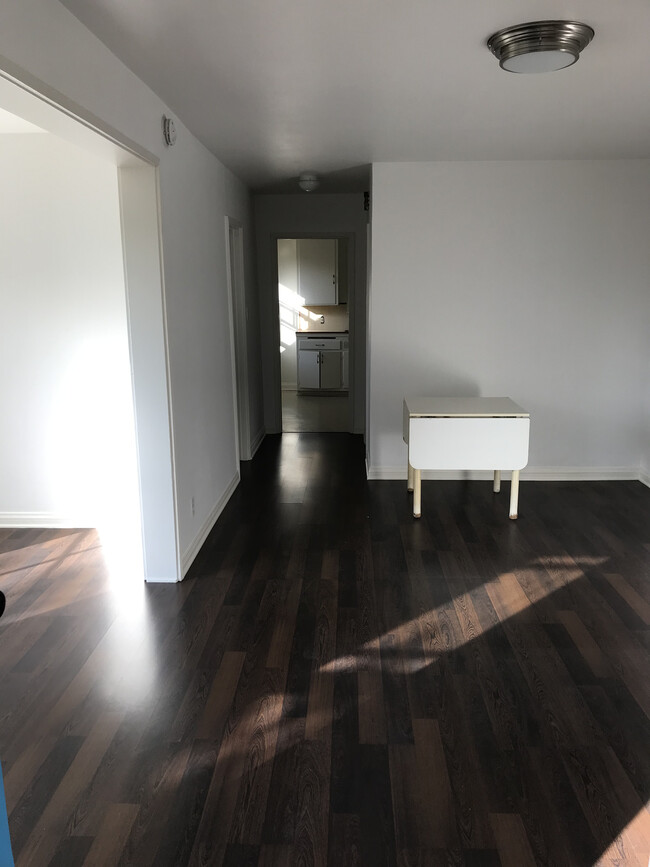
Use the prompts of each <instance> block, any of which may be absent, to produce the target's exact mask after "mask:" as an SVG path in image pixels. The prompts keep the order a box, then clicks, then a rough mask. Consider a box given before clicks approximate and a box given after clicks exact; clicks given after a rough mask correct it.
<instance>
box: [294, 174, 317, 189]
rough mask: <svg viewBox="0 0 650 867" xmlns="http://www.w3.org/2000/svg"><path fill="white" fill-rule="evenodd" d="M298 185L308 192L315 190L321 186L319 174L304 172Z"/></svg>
mask: <svg viewBox="0 0 650 867" xmlns="http://www.w3.org/2000/svg"><path fill="white" fill-rule="evenodd" d="M298 186H299V187H300V189H301V190H304V191H305V192H306V193H311V192H313V191H314V190H315V189H316V188H317V187H319V186H320V180H319V179H318V175H315V174H314V173H313V172H303V174H302V175H300V177H299V178H298Z"/></svg>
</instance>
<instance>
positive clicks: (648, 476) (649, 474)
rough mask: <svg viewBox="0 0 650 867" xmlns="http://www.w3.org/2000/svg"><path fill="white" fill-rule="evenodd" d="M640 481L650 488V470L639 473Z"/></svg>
mask: <svg viewBox="0 0 650 867" xmlns="http://www.w3.org/2000/svg"><path fill="white" fill-rule="evenodd" d="M639 481H640V482H641V483H642V484H644V485H646V487H648V488H650V470H643V469H642V470H641V472H640V473H639Z"/></svg>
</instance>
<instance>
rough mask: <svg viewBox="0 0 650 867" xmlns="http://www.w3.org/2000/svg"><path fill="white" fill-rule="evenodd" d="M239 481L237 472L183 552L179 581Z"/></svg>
mask: <svg viewBox="0 0 650 867" xmlns="http://www.w3.org/2000/svg"><path fill="white" fill-rule="evenodd" d="M240 479H241V476H240V474H239V471H237V472H236V473H235V475H234V476H233V478H232V480H231V482H230V484H229V485H228V487H227V488H226V490H225V491H224V492H223V494H222V495H221V497H220V498H219V501H218V502H217V504H216V505H215V507H214V509H212V511H211V512H210V514H209V515H208V517H207V518H206V520H205V522H204V523H203V526H202V527H201V529H200V530H199V532H198V533H197V534H196V536H195V537H194V540H193V541H192V542H191V543H190V546H189V547H188V548H187V550H186V551H185V553H184V554H183V556H182V557H181V581H182V580H183V578H185V576H186V574H187V570H188V569H189V568H190V566H191V565H192V563H193V562H194V558H195V557H196V555H197V554H198V553H199V551H200V549H201V545H203V543H204V542H205V540H206V539H207V538H208V534H209V533H210V530H212V528H213V527H214V525H215V524H216V523H217V520H218V519H219V516H220V515H221V513H222V512H223V510H224V508H225V507H226V504H227V503H228V500H229V499H230V498H231V496H232V495H233V492H234V491H235V488H236V487H237V485H238V484H239V482H240Z"/></svg>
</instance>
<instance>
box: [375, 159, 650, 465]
mask: <svg viewBox="0 0 650 867" xmlns="http://www.w3.org/2000/svg"><path fill="white" fill-rule="evenodd" d="M372 209H373V210H372V288H371V314H370V316H371V320H370V333H371V335H372V345H371V362H370V363H371V372H370V438H369V466H370V471H371V474H372V475H375V476H381V475H385V476H390V475H392V474H395V475H397V474H402V473H404V472H405V461H406V448H405V446H404V444H403V442H402V437H401V403H402V398H403V396H404V395H405V394H407V393H410V394H430V395H434V394H435V395H453V394H458V395H508V396H510V397H512V398H513V399H514V400H515V401H517V402H518V403H520V404H521V405H522V406H524V407H525V408H527V409H529V410H530V412H531V414H532V424H531V443H530V463H529V470H530V471H535V470H537V471H538V472H539V473H540V474H541V475H544V474H545V473H547V474H550V473H552V472H553V471H558V472H560V474H564V475H566V474H570V473H571V471H573V472H575V473H576V474H577V475H581V474H583V475H588V474H590V473H593V474H594V475H596V476H602V477H615V476H616V475H623V476H625V475H627V476H634V475H635V474H637V475H638V472H639V467H640V464H641V453H642V425H643V422H644V419H643V414H644V412H645V410H644V409H643V408H642V406H643V398H642V396H643V395H646V394H647V371H648V361H649V348H648V343H649V341H648V322H649V321H650V318H649V317H650V293H649V292H648V286H649V285H650V244H649V243H648V226H649V225H650V162H648V161H611V162H605V161H596V162H517V163H499V162H492V163H460V162H459V163H428V164H417V165H414V164H401V165H396V164H377V165H375V166H373V193H372ZM646 430H647V429H646Z"/></svg>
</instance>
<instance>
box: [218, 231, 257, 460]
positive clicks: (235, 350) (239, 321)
mask: <svg viewBox="0 0 650 867" xmlns="http://www.w3.org/2000/svg"><path fill="white" fill-rule="evenodd" d="M225 220H226V281H227V285H228V317H229V329H230V357H231V364H232V382H233V400H234V404H235V405H234V410H235V415H234V425H235V441H236V444H237V464H239V461H247V460H250V459H251V457H252V454H251V431H250V406H249V399H250V398H249V387H248V381H249V377H248V311H247V303H246V280H245V269H244V226H243V224H242V223H241V222H240V221H239V220H236V219H234V218H233V217H229V216H226V218H225ZM231 238H232V245H231ZM233 253H234V258H233Z"/></svg>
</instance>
